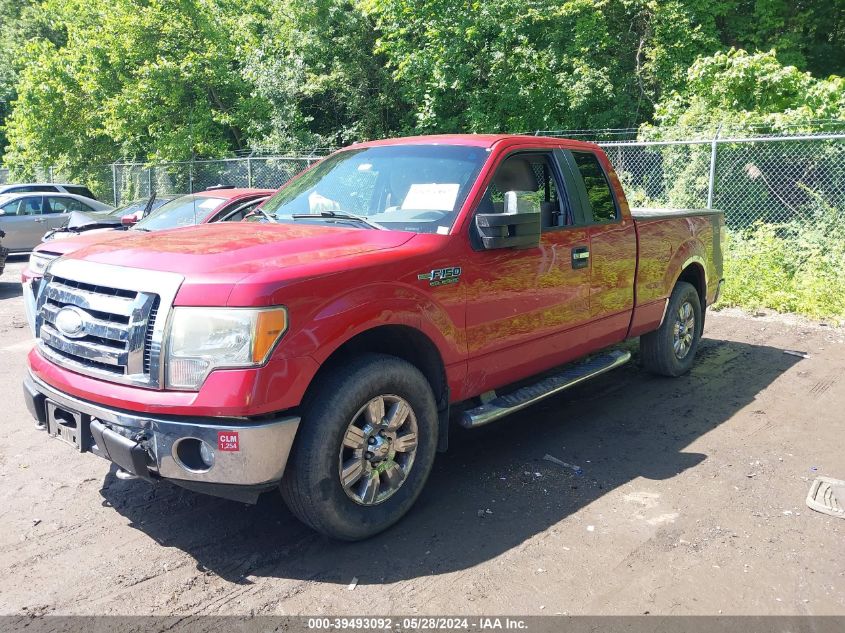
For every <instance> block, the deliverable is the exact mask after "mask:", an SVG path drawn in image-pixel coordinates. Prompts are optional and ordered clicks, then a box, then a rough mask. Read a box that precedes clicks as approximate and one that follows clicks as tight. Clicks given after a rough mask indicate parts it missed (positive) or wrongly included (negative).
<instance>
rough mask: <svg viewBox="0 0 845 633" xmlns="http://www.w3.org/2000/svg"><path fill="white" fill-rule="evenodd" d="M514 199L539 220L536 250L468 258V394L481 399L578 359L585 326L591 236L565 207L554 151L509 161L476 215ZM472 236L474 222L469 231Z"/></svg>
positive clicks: (477, 253)
mask: <svg viewBox="0 0 845 633" xmlns="http://www.w3.org/2000/svg"><path fill="white" fill-rule="evenodd" d="M507 192H514V194H515V195H516V196H517V198H518V199H519V200H520V205H535V206H536V207H537V210H538V211H539V212H540V213H541V216H542V233H541V236H540V244H539V246H537V247H532V248H524V249H515V248H500V249H492V250H482V249H481V247H480V246H479V245H478V244H477V243H476V244H474V248H473V250H472V251H471V254H470V255H469V256H468V257H467V259H466V267H465V269H464V271H463V276H464V279H465V280H466V282H468V283H466V286H465V288H466V293H467V311H466V336H467V348H468V375H467V381H468V382H467V387H468V390H469V391H468V392H471V393H482V392H484V391H488V390H490V389H495V388H497V387H501V386H503V385H505V384H508V383H511V382H513V381H514V380H516V379H518V378H519V377H521V376H525V375H530V374H534V373H538V372H541V371H544V370H546V369H549V368H550V367H554V366H556V365H559V364H562V363H565V362H567V361H569V360H571V359H573V358H575V357H577V356H580V355H582V354H583V353H584V352H585V350H587V349H588V345H589V337H588V332H587V329H588V327H589V320H590V266H589V259H586V258H584V259H582V258H581V257H578V254H579V253H582V252H584V251H585V250H587V251H588V247H589V233H588V229H587V227H586V226H584V225H583V223H579V222H578V215H577V213H575V212H574V211H573V209H572V208H570V206H571V205H570V203H569V196H568V195H567V192H566V189H565V185H564V180H563V178H562V177H561V171H560V167H559V166H558V164H557V161H556V158H555V156H554V154H553V153H552V152H530V153H518V154H512V155H510V156H508V157H507V158H506V159H505V160H504V161H503V162H502V164H501V165H500V166H499V168H498V169H497V171H496V173H495V174H494V175H493V179H492V182H491V183H490V184H489V186H488V188H487V191H486V193H485V194H484V196H483V197H482V200H481V203H480V204H479V206H478V208H477V209H476V211H475V213H496V212H501V211H502V207H501V206H500V202H499V201H500V200H501V199H503V197H504V194H506V193H507ZM470 230H471V231H475V230H476V228H475V223H474V222H473V223H472V224H471V227H470Z"/></svg>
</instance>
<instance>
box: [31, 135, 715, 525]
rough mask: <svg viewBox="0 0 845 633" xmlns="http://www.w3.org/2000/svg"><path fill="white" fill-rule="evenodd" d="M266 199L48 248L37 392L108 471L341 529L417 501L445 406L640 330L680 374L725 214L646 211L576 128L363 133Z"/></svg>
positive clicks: (61, 429)
mask: <svg viewBox="0 0 845 633" xmlns="http://www.w3.org/2000/svg"><path fill="white" fill-rule="evenodd" d="M262 209H263V212H264V219H265V220H266V221H265V222H263V223H260V224H257V223H235V224H227V225H219V224H218V225H214V224H210V225H204V226H196V227H191V228H182V229H174V230H170V231H163V232H160V233H156V234H147V235H126V236H125V237H124V238H122V239H121V240H119V241H117V242H110V243H106V244H97V245H91V246H88V247H86V248H83V249H81V250H78V251H75V252H73V253H70V254H68V255H65V256H64V257H61V258H59V259H56V260H54V261H52V262H51V263H50V264H49V266H48V268H47V270H46V273H45V276H44V280H43V283H41V284H40V287H39V292H38V297H37V305H36V319H35V329H36V336H37V345H36V347H35V349H33V350H32V352H31V353H30V354H29V372H28V375H27V376H26V378H25V380H24V391H25V395H26V399H27V402H28V406H29V409H30V411H31V413H32V415H33V416H34V417H35V419H36V420H37V423H38V425H39V426H40V427H42V428H45V429H46V430H47V431H48V432H49V433H50V435H53V436H55V437H57V438H59V439H62V440H64V441H66V442H68V443H70V444H71V445H73V446H74V447H75V448H76V449H77V450H78V451H92V452H94V453H95V454H97V455H99V456H101V457H105V458H106V459H108V460H110V461H112V462H113V463H115V464H116V466H117V467H118V469H119V470H118V471H117V475H118V476H119V477H123V478H141V479H145V480H149V481H156V480H161V479H167V480H170V481H172V482H174V483H176V484H179V485H181V486H185V487H187V488H190V489H193V490H197V491H202V492H207V493H210V494H216V495H219V496H224V497H229V498H235V499H241V500H244V501H254V500H255V499H256V498H257V496H258V494H259V493H260V492H262V491H264V490H268V489H271V488H273V487H277V486H278V487H280V488H281V492H282V496H283V498H284V499H285V501H286V502H287V504H288V505H289V506H290V508H291V510H292V511H293V513H294V514H295V515H296V516H297V517H299V518H300V519H302V520H303V521H304V522H305V523H307V524H308V525H310V526H312V527H313V528H315V529H316V530H319V531H321V532H323V533H325V534H327V535H330V536H332V537H335V538H339V539H347V540H355V539H360V538H365V537H368V536H371V535H373V534H375V533H377V532H379V531H381V530H384V529H385V528H386V527H388V526H390V525H391V524H393V523H394V522H395V521H397V520H398V519H399V518H400V517H402V516H403V515H404V514H405V513H406V512H407V511H408V510H409V508H410V507H411V505H412V504H413V503H414V500H415V499H416V498H417V496H418V495H419V493H420V491H421V489H422V487H423V485H424V483H425V481H426V479H427V477H428V475H429V472H430V470H431V467H432V463H433V460H434V456H435V453H436V452H437V451H438V450H445V449H446V448H447V443H448V430H449V424H450V420H451V421H455V422H458V423H460V424H462V425H463V426H465V427H469V428H473V427H477V426H480V425H482V424H486V423H488V422H491V421H493V420H496V419H498V418H500V417H503V416H505V415H507V414H508V413H511V412H513V411H517V410H519V409H522V408H524V407H527V406H530V405H531V404H533V403H535V402H537V401H539V400H541V399H542V398H545V397H547V396H549V395H551V394H554V393H557V392H559V391H561V390H562V389H565V388H567V387H569V386H571V385H573V384H576V383H579V382H581V381H583V380H585V379H588V378H590V377H592V376H596V375H598V374H601V373H603V372H605V371H608V370H610V369H612V368H614V367H617V366H619V365H620V364H622V363H624V362H626V361H628V360H629V358H630V353H629V352H628V351H625V350H622V349H610V350H609V351H608V348H612V347H613V346H614V345H617V344H618V343H621V342H623V341H625V340H626V339H631V338H635V337H640V355H641V357H642V358H641V360H642V363H643V365H644V366H645V367H646V368H647V369H648V370H651V371H654V372H657V373H659V374H664V375H670V376H677V375H679V374H682V373H684V372H686V371H688V370H689V369H690V367H691V365H692V363H693V359H694V356H695V353H696V348H697V346H698V342H699V339H700V336H701V331H702V326H703V323H704V312H705V308H706V307H707V306H708V305H710V304H712V303H713V302H714V301H716V299H717V297H718V294H719V290H720V287H721V284H722V244H723V243H724V234H723V233H724V222H723V216H722V214H721V213H719V212H716V211H709V210H677V211H655V210H642V211H636V212H634V213H632V212H631V210H630V209H629V208H628V204H627V202H626V200H625V194H624V192H623V191H622V187H621V186H620V183H619V180H618V178H617V177H616V175H615V174H614V172H613V169H612V168H611V166H610V164H609V163H608V161H607V158H606V157H605V155H604V154H603V152H602V151H601V150H600V149H599V148H598V147H597V146H595V145H591V144H586V143H579V142H575V141H566V140H560V139H553V138H542V137H526V136H506V135H500V136H493V135H490V136H486V135H454V136H430V137H416V138H400V139H392V140H385V141H379V142H372V143H362V144H356V145H353V146H351V147H348V148H346V149H343V150H341V151H339V152H336V153H335V154H333V155H331V156H329V157H328V158H326V159H324V160H323V161H321V162H320V163H318V164H316V165H315V166H313V167H312V168H311V169H309V170H308V171H306V172H304V173H303V174H301V175H300V176H298V177H297V178H296V179H294V180H292V181H291V182H290V183H289V184H287V185H286V186H285V187H283V188H282V189H281V190H280V191H279V192H278V193H277V194H276V195H275V196H273V197H272V198H271V199H269V200H268V201H267V202H265V203H264V205H263V207H262ZM574 361H577V362H574ZM567 363H569V364H567ZM66 459H68V460H72V459H74V458H73V456H72V455H71V454H68V455H67V457H66Z"/></svg>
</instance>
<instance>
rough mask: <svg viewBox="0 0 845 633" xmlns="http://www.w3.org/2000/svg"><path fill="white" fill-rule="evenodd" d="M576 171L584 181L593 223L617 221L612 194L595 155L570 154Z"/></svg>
mask: <svg viewBox="0 0 845 633" xmlns="http://www.w3.org/2000/svg"><path fill="white" fill-rule="evenodd" d="M572 157H573V158H574V159H575V164H576V165H578V171H579V172H581V177H582V178H583V179H584V186H585V187H586V188H587V198H588V199H589V201H590V208H591V209H592V212H593V222H596V223H600V224H601V223H605V222H615V221H616V219H617V213H616V203H615V202H614V200H613V192H612V191H611V190H610V184H609V183H608V182H607V177H606V176H605V175H604V170H603V169H602V168H601V164H599V161H598V158H596V156H595V154H591V153H589V152H572Z"/></svg>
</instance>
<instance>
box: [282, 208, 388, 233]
mask: <svg viewBox="0 0 845 633" xmlns="http://www.w3.org/2000/svg"><path fill="white" fill-rule="evenodd" d="M290 217H292V218H293V219H294V220H298V219H301V218H311V219H312V220H313V219H318V218H330V219H334V220H355V221H356V222H360V223H361V224H366V225H367V226H369V227H370V228H373V229H378V230H379V231H386V230H387V227H386V226H382V225H381V224H379V223H378V222H373V221H372V220H368V219H367V218H366V217H364V216H363V215H356V214H355V213H349V212H347V211H320V212H319V213H294V214H293V215H291V216H290Z"/></svg>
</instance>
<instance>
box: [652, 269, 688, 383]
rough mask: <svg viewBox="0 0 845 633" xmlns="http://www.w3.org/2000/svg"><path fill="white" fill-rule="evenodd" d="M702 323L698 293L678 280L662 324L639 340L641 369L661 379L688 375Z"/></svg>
mask: <svg viewBox="0 0 845 633" xmlns="http://www.w3.org/2000/svg"><path fill="white" fill-rule="evenodd" d="M703 323H704V320H703V318H702V308H701V300H700V299H699V297H698V292H696V290H695V287H694V286H693V285H692V284H690V283H687V282H685V281H679V282H678V283H677V284H676V285H675V288H674V290H672V294H671V296H670V297H669V305H668V306H667V307H666V316H665V318H664V319H663V323H662V324H661V325H660V327H659V328H658V329H657V330H655V331H654V332H649V333H648V334H644V335H643V336H641V337H640V355H641V357H642V362H643V366H644V367H645V368H646V369H648V370H649V371H651V372H654V373H655V374H660V375H662V376H680V375H681V374H685V373H686V372H688V371H689V370H690V369H691V368H692V365H693V363H694V362H695V353H696V351H697V350H698V343H699V341H700V340H701V330H702V326H703Z"/></svg>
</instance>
